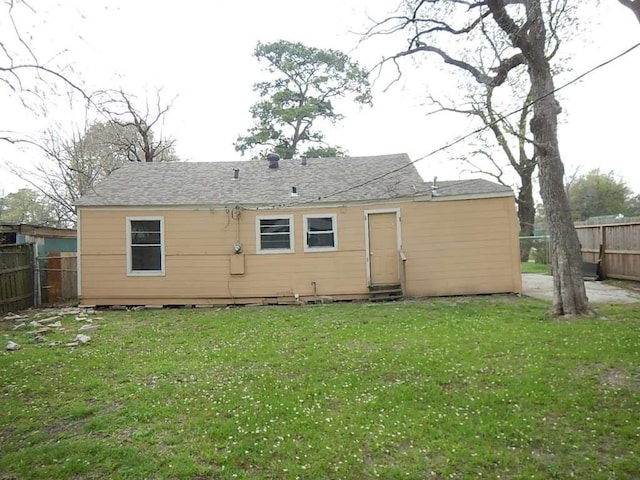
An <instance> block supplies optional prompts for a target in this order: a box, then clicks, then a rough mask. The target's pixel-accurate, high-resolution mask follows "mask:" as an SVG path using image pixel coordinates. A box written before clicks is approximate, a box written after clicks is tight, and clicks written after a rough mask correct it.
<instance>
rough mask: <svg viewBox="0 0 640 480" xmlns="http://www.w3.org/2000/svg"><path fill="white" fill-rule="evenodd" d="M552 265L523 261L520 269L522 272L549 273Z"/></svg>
mask: <svg viewBox="0 0 640 480" xmlns="http://www.w3.org/2000/svg"><path fill="white" fill-rule="evenodd" d="M549 267H550V265H544V264H542V263H533V262H522V263H521V264H520V269H521V271H522V273H544V274H547V275H548V274H549Z"/></svg>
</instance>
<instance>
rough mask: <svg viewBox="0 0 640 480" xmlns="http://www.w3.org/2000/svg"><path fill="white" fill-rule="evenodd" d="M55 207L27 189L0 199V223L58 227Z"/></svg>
mask: <svg viewBox="0 0 640 480" xmlns="http://www.w3.org/2000/svg"><path fill="white" fill-rule="evenodd" d="M57 214H58V212H57V211H56V208H55V205H53V204H52V203H51V202H50V201H49V199H48V198H47V197H46V196H44V195H42V194H40V193H39V192H36V191H35V190H31V189H29V188H21V189H20V190H18V191H17V192H13V193H9V194H7V195H5V196H4V197H0V221H2V222H8V223H26V224H30V225H41V226H48V227H60V226H63V224H62V223H61V222H60V219H59V218H58V215H57Z"/></svg>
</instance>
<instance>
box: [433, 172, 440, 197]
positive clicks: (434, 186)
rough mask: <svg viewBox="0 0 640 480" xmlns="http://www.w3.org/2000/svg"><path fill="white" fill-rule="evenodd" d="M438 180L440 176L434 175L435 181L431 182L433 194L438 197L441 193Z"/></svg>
mask: <svg viewBox="0 0 640 480" xmlns="http://www.w3.org/2000/svg"><path fill="white" fill-rule="evenodd" d="M437 180H438V177H433V183H432V184H431V195H432V196H433V197H437V196H438V195H439V193H438V185H437V184H436V181H437Z"/></svg>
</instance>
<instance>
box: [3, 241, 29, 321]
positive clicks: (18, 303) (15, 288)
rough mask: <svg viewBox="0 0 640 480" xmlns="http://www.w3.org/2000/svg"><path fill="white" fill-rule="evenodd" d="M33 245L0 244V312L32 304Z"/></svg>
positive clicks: (15, 309) (27, 306) (21, 308)
mask: <svg viewBox="0 0 640 480" xmlns="http://www.w3.org/2000/svg"><path fill="white" fill-rule="evenodd" d="M33 251H34V250H33V245H31V244H26V245H0V313H6V312H10V311H18V310H23V309H25V308H29V307H31V306H33V305H34V302H35V275H34V271H35V268H34V256H33Z"/></svg>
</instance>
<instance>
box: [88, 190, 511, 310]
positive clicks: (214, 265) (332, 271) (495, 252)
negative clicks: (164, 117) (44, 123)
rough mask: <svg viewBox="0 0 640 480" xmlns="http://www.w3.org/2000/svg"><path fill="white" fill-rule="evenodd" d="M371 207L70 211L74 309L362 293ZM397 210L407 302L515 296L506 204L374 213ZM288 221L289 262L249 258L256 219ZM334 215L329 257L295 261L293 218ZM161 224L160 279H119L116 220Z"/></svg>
mask: <svg viewBox="0 0 640 480" xmlns="http://www.w3.org/2000/svg"><path fill="white" fill-rule="evenodd" d="M376 208H383V207H381V206H375V205H373V206H372V205H369V206H355V205H354V206H343V207H335V208H325V209H318V208H314V209H298V210H283V211H274V210H267V211H259V212H258V211H255V210H253V211H252V210H246V211H242V213H241V216H240V220H239V221H236V220H235V219H234V218H232V216H231V215H230V214H229V213H227V212H226V211H224V210H219V209H216V210H208V209H203V210H186V209H182V210H181V209H167V210H156V209H148V210H146V209H136V210H132V209H131V210H117V209H98V208H83V209H81V210H80V216H81V219H80V226H81V227H80V228H81V229H82V232H81V235H80V239H81V246H80V251H81V256H82V261H81V269H82V273H81V277H80V278H81V282H82V290H81V291H82V301H83V302H84V303H86V304H96V305H100V304H102V305H106V304H114V303H117V304H149V303H152V304H173V303H180V304H181V303H184V304H190V303H194V304H200V303H226V302H230V301H240V302H242V301H247V302H249V301H251V302H252V301H260V300H261V299H264V298H274V297H285V298H286V297H289V298H293V297H294V296H295V295H299V296H300V297H301V298H305V297H308V298H312V297H314V296H324V295H329V296H334V297H338V298H362V297H363V296H366V295H367V294H368V292H369V290H368V279H367V267H366V246H365V245H366V239H365V228H364V215H365V213H364V212H365V211H367V210H373V209H376ZM384 208H398V209H400V215H401V222H400V227H399V228H400V229H401V238H402V244H403V245H402V248H403V251H404V253H405V255H406V257H407V260H406V262H404V265H405V281H404V287H405V293H406V294H408V295H412V296H421V295H451V294H465V293H496V292H519V291H520V290H521V285H520V269H519V266H520V263H519V254H518V242H517V222H516V215H515V207H514V201H513V198H497V199H487V200H469V201H448V202H442V201H439V202H407V203H402V204H400V203H398V204H392V205H391V204H390V205H384ZM280 213H281V214H286V215H293V217H294V248H295V252H294V253H286V254H259V253H257V252H256V231H255V230H256V215H278V214H280ZM316 213H335V214H336V215H337V223H338V228H337V231H338V250H337V251H333V252H314V253H312V252H304V248H303V247H304V244H303V242H304V238H303V231H304V230H303V224H302V221H303V215H304V214H316ZM128 216H131V217H134V216H161V217H163V218H164V232H165V260H166V266H165V275H164V276H158V277H133V276H127V265H126V263H127V262H126V217H128ZM236 241H240V242H242V245H243V254H244V267H245V269H244V274H241V275H231V274H230V257H231V256H232V255H233V244H234V243H235V242H236Z"/></svg>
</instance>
